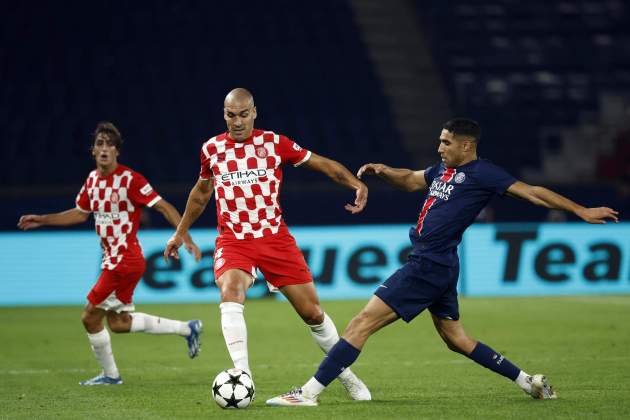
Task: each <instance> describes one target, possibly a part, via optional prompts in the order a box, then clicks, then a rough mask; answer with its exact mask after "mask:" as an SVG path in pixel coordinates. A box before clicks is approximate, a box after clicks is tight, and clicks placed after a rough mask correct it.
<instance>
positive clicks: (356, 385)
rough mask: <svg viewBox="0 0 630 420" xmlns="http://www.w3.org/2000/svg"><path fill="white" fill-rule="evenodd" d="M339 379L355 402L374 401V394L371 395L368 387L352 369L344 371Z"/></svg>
mask: <svg viewBox="0 0 630 420" xmlns="http://www.w3.org/2000/svg"><path fill="white" fill-rule="evenodd" d="M337 379H339V382H341V384H342V385H343V387H344V388H346V391H348V394H350V398H352V399H353V400H355V401H371V400H372V394H371V393H370V390H369V389H368V387H367V386H366V385H365V384H364V383H363V381H362V380H361V379H359V377H358V376H357V375H355V374H354V372H352V371H351V370H350V369H346V370H344V371H343V373H342V374H341V375H339V376H338V377H337Z"/></svg>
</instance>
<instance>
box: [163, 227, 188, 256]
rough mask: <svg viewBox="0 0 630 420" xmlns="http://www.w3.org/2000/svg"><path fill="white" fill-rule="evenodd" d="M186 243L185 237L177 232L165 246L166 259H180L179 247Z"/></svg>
mask: <svg viewBox="0 0 630 420" xmlns="http://www.w3.org/2000/svg"><path fill="white" fill-rule="evenodd" d="M183 243H184V239H183V238H182V237H181V236H180V235H178V234H177V232H175V233H174V234H173V236H171V239H169V240H168V242H166V248H164V260H165V261H168V259H169V258H170V257H173V258H175V259H176V260H179V247H180V246H182V244H183Z"/></svg>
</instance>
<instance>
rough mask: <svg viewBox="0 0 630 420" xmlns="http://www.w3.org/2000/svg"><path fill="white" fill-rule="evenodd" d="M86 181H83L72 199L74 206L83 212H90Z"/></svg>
mask: <svg viewBox="0 0 630 420" xmlns="http://www.w3.org/2000/svg"><path fill="white" fill-rule="evenodd" d="M86 183H87V181H86V182H84V183H83V186H82V187H81V190H80V191H79V193H78V194H77V198H76V199H75V200H74V203H75V205H76V208H77V209H78V210H80V211H82V212H84V213H91V212H92V209H91V208H90V197H88V194H87V186H86Z"/></svg>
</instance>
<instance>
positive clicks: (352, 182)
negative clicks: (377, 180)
mask: <svg viewBox="0 0 630 420" xmlns="http://www.w3.org/2000/svg"><path fill="white" fill-rule="evenodd" d="M303 166H305V167H307V168H309V169H312V170H314V171H319V172H321V173H323V174H325V175H326V176H328V177H329V178H330V179H332V180H333V181H335V182H336V183H337V184H339V185H343V186H344V187H346V188H350V189H351V190H355V191H356V198H355V200H354V204H346V206H345V209H346V210H348V211H349V212H350V213H352V214H355V213H359V212H360V211H362V210H363V209H364V208H365V205H366V204H367V198H368V189H367V186H366V185H365V184H364V183H363V182H361V181H360V180H359V179H357V177H355V176H354V175H352V172H350V171H349V170H348V169H347V168H346V167H345V166H343V165H342V164H341V163H339V162H337V161H336V160H332V159H328V158H325V157H323V156H319V155H317V154H315V153H313V152H311V157H310V158H309V159H308V160H307V161H306V162H304V163H303Z"/></svg>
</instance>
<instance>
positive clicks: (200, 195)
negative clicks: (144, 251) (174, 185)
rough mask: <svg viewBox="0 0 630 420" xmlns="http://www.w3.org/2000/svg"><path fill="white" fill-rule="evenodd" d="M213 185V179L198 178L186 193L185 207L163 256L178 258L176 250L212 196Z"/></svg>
mask: <svg viewBox="0 0 630 420" xmlns="http://www.w3.org/2000/svg"><path fill="white" fill-rule="evenodd" d="M213 186H214V179H213V178H210V179H203V178H199V180H198V181H197V183H196V184H195V186H194V187H193V188H192V190H190V194H188V201H187V202H186V209H185V210H184V215H183V216H182V218H181V220H180V221H179V223H177V225H176V226H177V228H176V230H175V233H174V234H173V236H171V239H169V240H168V242H167V243H166V248H165V249H164V258H165V259H167V260H168V258H169V257H173V258H179V254H178V252H177V250H178V248H179V247H180V246H181V245H182V243H184V238H185V237H186V235H189V233H188V231H189V229H190V227H191V226H192V225H193V223H195V221H196V220H197V219H198V218H199V216H200V215H201V213H203V211H204V209H205V208H206V205H207V204H208V201H210V198H211V197H212V191H213Z"/></svg>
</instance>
